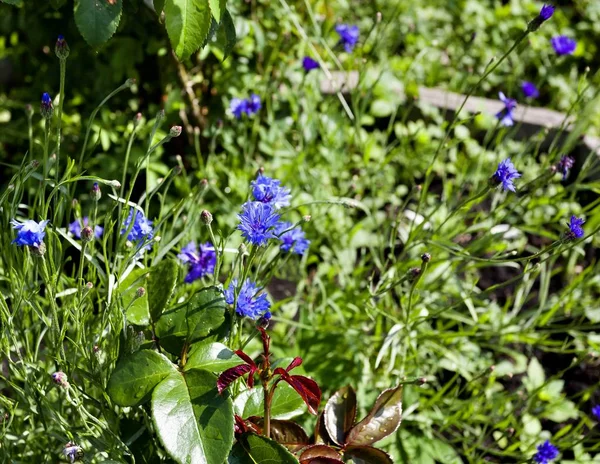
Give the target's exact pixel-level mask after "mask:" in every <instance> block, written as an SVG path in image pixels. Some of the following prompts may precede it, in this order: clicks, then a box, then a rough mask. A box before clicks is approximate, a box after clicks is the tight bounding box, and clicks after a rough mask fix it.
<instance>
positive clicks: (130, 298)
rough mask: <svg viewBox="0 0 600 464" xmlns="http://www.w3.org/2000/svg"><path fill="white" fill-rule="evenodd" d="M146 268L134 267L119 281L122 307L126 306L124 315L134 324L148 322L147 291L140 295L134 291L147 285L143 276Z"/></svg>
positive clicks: (146, 271) (146, 270)
mask: <svg viewBox="0 0 600 464" xmlns="http://www.w3.org/2000/svg"><path fill="white" fill-rule="evenodd" d="M148 274H149V270H148V269H139V268H138V269H134V270H133V271H131V272H130V273H129V275H128V276H127V278H126V279H125V280H123V282H121V284H120V285H119V288H118V289H117V291H118V293H119V294H120V296H121V300H122V302H123V307H124V308H127V311H126V313H125V316H126V317H127V321H129V322H131V323H132V324H135V325H142V326H144V325H148V324H150V310H149V307H148V292H147V291H146V294H145V295H144V296H142V297H139V298H138V297H137V295H136V292H137V289H138V288H140V287H144V288H145V287H147V282H146V279H145V276H146V275H148Z"/></svg>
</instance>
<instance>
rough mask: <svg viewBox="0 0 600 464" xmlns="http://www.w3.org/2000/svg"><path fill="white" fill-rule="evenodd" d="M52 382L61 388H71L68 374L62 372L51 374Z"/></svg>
mask: <svg viewBox="0 0 600 464" xmlns="http://www.w3.org/2000/svg"><path fill="white" fill-rule="evenodd" d="M50 377H51V378H52V381H53V382H54V383H55V384H56V385H58V386H59V387H63V388H67V387H69V379H68V378H67V374H65V373H64V372H62V371H56V372H53V373H52V374H50Z"/></svg>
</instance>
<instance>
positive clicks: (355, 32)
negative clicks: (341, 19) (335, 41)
mask: <svg viewBox="0 0 600 464" xmlns="http://www.w3.org/2000/svg"><path fill="white" fill-rule="evenodd" d="M335 32H337V33H338V34H339V36H340V42H339V43H340V44H342V45H343V46H344V49H345V50H346V52H348V53H351V52H352V50H354V47H355V46H356V43H357V42H358V37H359V35H360V30H359V29H358V26H350V25H348V24H338V25H337V26H335Z"/></svg>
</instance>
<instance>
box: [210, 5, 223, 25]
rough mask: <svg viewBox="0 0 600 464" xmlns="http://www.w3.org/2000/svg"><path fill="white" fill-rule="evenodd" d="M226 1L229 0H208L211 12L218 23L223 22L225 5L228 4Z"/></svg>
mask: <svg viewBox="0 0 600 464" xmlns="http://www.w3.org/2000/svg"><path fill="white" fill-rule="evenodd" d="M226 3H227V0H208V5H209V6H210V12H211V13H212V15H213V17H214V18H215V20H216V21H217V22H218V23H220V22H221V16H222V15H223V12H224V11H225V7H226V6H227V5H226Z"/></svg>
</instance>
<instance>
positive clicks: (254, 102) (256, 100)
mask: <svg viewBox="0 0 600 464" xmlns="http://www.w3.org/2000/svg"><path fill="white" fill-rule="evenodd" d="M247 102H248V103H247V105H248V116H252V115H253V114H256V113H258V110H260V109H261V108H262V104H261V103H260V97H259V96H258V95H256V94H255V93H253V94H252V95H250V98H249V99H248V100H247Z"/></svg>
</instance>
